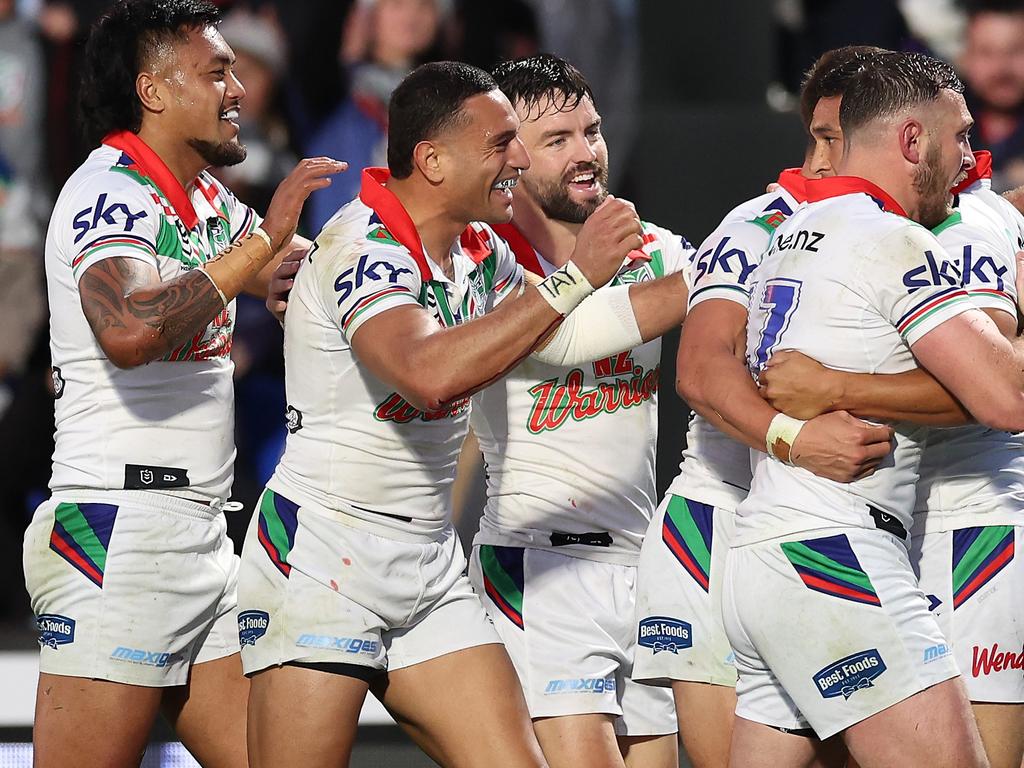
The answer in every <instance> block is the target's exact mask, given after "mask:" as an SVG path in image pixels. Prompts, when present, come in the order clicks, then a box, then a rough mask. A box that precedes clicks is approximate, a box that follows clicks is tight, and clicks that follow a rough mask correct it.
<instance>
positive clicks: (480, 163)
mask: <svg viewBox="0 0 1024 768" xmlns="http://www.w3.org/2000/svg"><path fill="white" fill-rule="evenodd" d="M462 112H463V119H462V120H460V121H459V123H458V124H457V125H456V126H453V127H452V128H450V129H449V130H448V131H447V132H446V133H445V135H444V136H443V137H439V138H438V140H437V142H436V144H437V146H438V148H439V150H440V155H441V163H442V164H443V178H444V181H443V182H442V185H441V186H442V187H443V190H442V191H443V192H444V193H445V194H446V195H447V196H448V202H449V209H450V210H451V211H452V212H453V213H456V214H458V215H461V217H462V218H464V219H465V220H466V221H484V222H487V223H489V224H499V223H503V222H507V221H510V220H511V219H512V189H513V188H514V187H515V186H516V183H517V182H518V181H519V176H520V174H521V173H522V172H523V171H525V170H526V169H527V168H529V167H530V157H529V155H528V154H527V153H526V148H525V147H524V146H523V142H522V141H521V140H520V138H519V135H518V130H519V119H518V118H517V117H516V113H515V112H514V111H513V110H512V105H511V104H509V101H508V99H507V98H505V95H504V94H502V92H501V91H499V90H497V89H495V90H493V91H490V92H488V93H481V94H478V95H476V96H472V97H470V98H468V99H466V101H465V102H463V105H462Z"/></svg>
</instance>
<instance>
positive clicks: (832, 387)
mask: <svg viewBox="0 0 1024 768" xmlns="http://www.w3.org/2000/svg"><path fill="white" fill-rule="evenodd" d="M757 388H758V391H759V392H760V393H761V397H763V398H764V399H765V400H767V401H768V403H769V405H771V407H772V408H774V409H775V410H777V411H781V412H782V413H784V414H786V415H787V416H792V417H793V418H794V419H805V420H806V419H813V418H814V417H815V416H818V415H820V414H822V413H827V412H828V411H831V410H832V409H833V408H835V406H836V404H837V403H839V402H840V400H841V398H842V394H843V391H842V376H840V375H838V374H837V372H836V371H833V370H832V369H831V368H826V367H825V366H823V365H822V364H821V363H819V362H818V361H817V360H815V359H813V358H811V357H808V356H807V355H805V354H803V353H801V352H797V351H795V350H791V349H784V350H782V351H780V352H776V353H775V354H774V355H772V356H771V358H769V360H768V364H767V366H765V369H764V370H763V371H761V373H760V374H759V375H758V385H757Z"/></svg>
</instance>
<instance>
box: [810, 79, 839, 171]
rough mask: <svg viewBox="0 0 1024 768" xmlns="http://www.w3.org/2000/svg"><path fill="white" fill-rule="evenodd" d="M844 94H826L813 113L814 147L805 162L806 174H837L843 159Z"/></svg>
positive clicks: (815, 106) (811, 128) (812, 135)
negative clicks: (842, 115) (841, 114)
mask: <svg viewBox="0 0 1024 768" xmlns="http://www.w3.org/2000/svg"><path fill="white" fill-rule="evenodd" d="M842 100H843V97H842V96H826V97H825V98H822V99H819V100H818V103H817V104H815V105H814V113H813V114H812V115H811V125H810V131H811V139H812V140H813V142H814V144H813V149H812V150H811V153H810V155H809V156H808V157H807V159H806V161H805V162H804V175H805V176H807V177H809V178H812V179H820V178H822V177H824V176H835V175H836V174H837V173H838V170H837V169H838V168H839V164H840V162H841V161H842V159H843V129H842V128H841V127H840V125H839V106H840V104H841V103H842Z"/></svg>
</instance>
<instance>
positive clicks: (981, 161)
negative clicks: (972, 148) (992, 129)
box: [950, 149, 992, 195]
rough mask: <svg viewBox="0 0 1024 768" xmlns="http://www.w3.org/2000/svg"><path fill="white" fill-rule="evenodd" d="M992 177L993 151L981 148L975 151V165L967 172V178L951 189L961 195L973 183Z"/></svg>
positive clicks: (955, 193)
mask: <svg viewBox="0 0 1024 768" xmlns="http://www.w3.org/2000/svg"><path fill="white" fill-rule="evenodd" d="M991 178H992V153H991V152H989V151H988V150H987V149H979V150H978V151H977V152H975V153H974V167H973V168H971V170H969V171H968V172H967V178H966V179H964V180H963V181H961V182H960V183H959V184H957V185H956V186H955V187H953V189H952V190H950V191H951V192H952V193H953V194H954V195H959V194H960V193H961V192H963V191H964V190H965V189H967V188H968V187H969V186H971V184H973V183H974V182H976V181H981V179H991Z"/></svg>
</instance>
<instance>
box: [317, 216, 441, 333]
mask: <svg viewBox="0 0 1024 768" xmlns="http://www.w3.org/2000/svg"><path fill="white" fill-rule="evenodd" d="M310 256H311V257H312V258H313V259H326V260H328V261H327V262H326V264H325V266H324V267H323V271H321V273H320V274H321V278H320V280H319V283H320V284H319V288H320V293H321V299H322V300H323V302H324V306H325V307H326V308H327V309H328V311H329V312H330V313H331V316H332V318H333V319H334V321H335V322H336V323H337V325H338V328H340V329H341V333H342V335H343V336H344V337H345V340H346V341H347V342H349V343H350V344H351V343H352V337H353V336H354V335H355V333H356V331H358V330H359V328H360V327H361V326H362V325H363V323H365V322H366V321H367V320H369V319H370V318H372V317H376V316H377V315H379V314H381V313H382V312H386V311H387V310H389V309H394V308H395V307H402V306H409V305H412V306H422V305H421V304H420V302H419V295H420V287H421V285H422V281H421V280H420V277H419V267H418V266H417V265H416V262H415V261H414V260H413V258H412V256H410V255H409V254H408V253H406V252H405V251H403V250H402V249H400V248H377V247H374V246H372V245H370V244H368V243H366V242H362V241H357V242H355V243H350V244H348V245H347V246H342V245H341V244H340V243H338V242H337V239H336V238H332V237H331V236H330V235H329V234H326V233H321V234H320V236H319V237H318V238H317V240H316V242H314V243H313V246H312V247H311V248H310Z"/></svg>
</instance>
